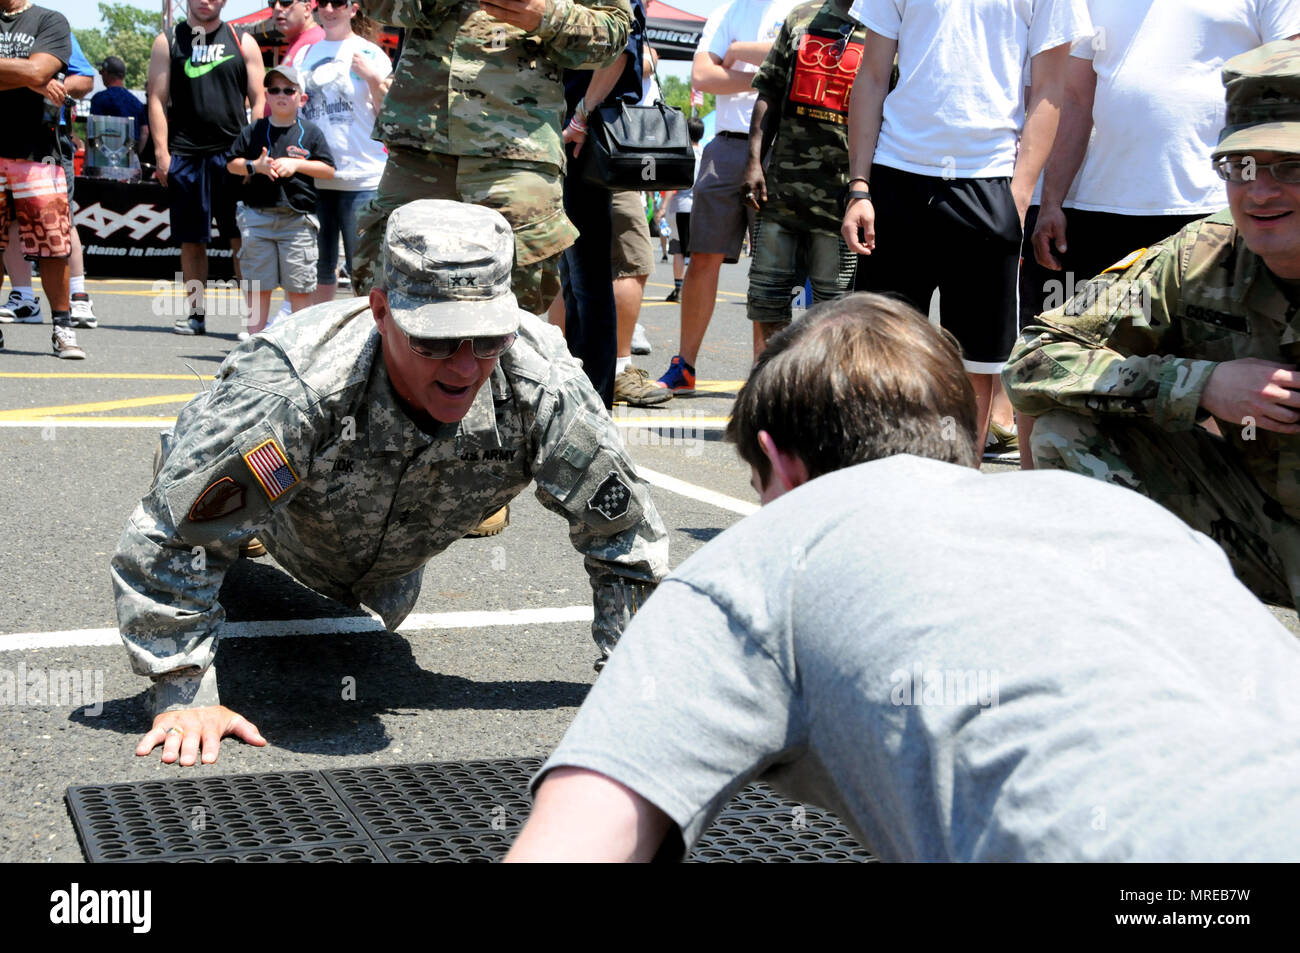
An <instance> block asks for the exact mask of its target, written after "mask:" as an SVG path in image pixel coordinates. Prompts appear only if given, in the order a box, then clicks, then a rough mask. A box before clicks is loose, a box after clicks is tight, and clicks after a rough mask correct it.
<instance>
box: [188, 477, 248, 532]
mask: <svg viewBox="0 0 1300 953" xmlns="http://www.w3.org/2000/svg"><path fill="white" fill-rule="evenodd" d="M243 508H244V485H243V484H242V483H240V482H239V481H238V480H234V479H232V478H231V477H228V476H223V477H221V478H220V479H218V480H214V481H213V482H212V483H211V484H209V485H208V487H207V489H205V490H204V491H203V492H202V493H200V494H199V496H198V499H196V500H195V501H194V505H193V506H191V507H190V512H189V518H190V522H191V523H206V522H208V521H209V520H216V519H221V517H223V516H229V515H230V514H231V513H238V512H239V511H240V510H242V509H243Z"/></svg>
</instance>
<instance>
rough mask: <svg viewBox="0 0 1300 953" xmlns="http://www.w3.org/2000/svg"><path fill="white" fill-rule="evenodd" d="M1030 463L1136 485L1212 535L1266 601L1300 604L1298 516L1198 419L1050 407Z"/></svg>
mask: <svg viewBox="0 0 1300 953" xmlns="http://www.w3.org/2000/svg"><path fill="white" fill-rule="evenodd" d="M1032 444H1033V453H1034V465H1035V466H1037V467H1039V468H1040V469H1044V470H1070V471H1072V472H1074V473H1081V474H1083V475H1084V476H1090V477H1095V478H1097V479H1099V480H1105V481H1106V482H1107V483H1114V484H1115V485H1116V486H1122V487H1127V488H1128V489H1131V490H1137V491H1138V492H1139V493H1142V494H1144V495H1145V496H1148V497H1150V498H1151V499H1153V500H1155V501H1156V502H1157V503H1159V504H1161V505H1162V506H1164V507H1165V508H1166V509H1168V510H1170V511H1171V512H1173V513H1174V514H1175V515H1177V516H1178V517H1179V518H1180V519H1182V520H1183V522H1185V523H1187V525H1189V526H1191V527H1192V528H1193V529H1196V530H1199V531H1200V532H1202V533H1204V534H1205V535H1207V536H1209V537H1210V538H1211V539H1213V540H1214V541H1215V542H1216V543H1218V544H1219V546H1220V547H1221V548H1222V549H1223V551H1224V552H1225V553H1226V554H1227V556H1228V560H1229V562H1231V563H1232V568H1233V571H1234V572H1235V573H1236V574H1237V578H1238V579H1240V580H1241V581H1242V583H1244V584H1245V585H1246V586H1247V587H1248V588H1249V589H1250V590H1251V591H1252V592H1254V593H1255V595H1257V596H1259V598H1260V599H1262V600H1264V601H1265V602H1269V603H1273V604H1275V605H1283V606H1300V523H1297V522H1296V521H1295V520H1293V519H1291V518H1290V517H1289V516H1288V515H1287V514H1286V513H1285V511H1284V510H1283V509H1282V505H1281V504H1280V503H1278V502H1277V501H1276V500H1275V499H1273V498H1272V497H1271V496H1269V495H1268V494H1266V493H1265V492H1264V491H1263V490H1261V489H1260V488H1259V485H1258V484H1257V483H1256V482H1255V480H1254V479H1253V478H1252V477H1251V476H1250V474H1249V473H1247V472H1246V470H1245V468H1244V467H1243V466H1242V465H1241V463H1240V462H1239V461H1238V460H1237V458H1236V454H1235V452H1234V451H1233V449H1232V446H1231V445H1230V444H1228V443H1227V442H1226V441H1225V440H1223V439H1222V438H1220V437H1217V436H1215V435H1214V434H1211V433H1208V432H1207V431H1205V430H1204V429H1202V428H1200V427H1193V428H1192V429H1191V430H1190V431H1183V432H1179V433H1171V432H1169V431H1166V430H1162V429H1160V428H1159V427H1156V426H1155V425H1154V424H1151V423H1149V422H1146V421H1139V420H1132V419H1127V420H1122V421H1121V420H1114V421H1105V420H1101V419H1098V418H1095V417H1084V416H1082V415H1079V414H1072V413H1069V412H1067V411H1061V410H1054V411H1052V412H1051V413H1047V414H1044V415H1043V416H1041V417H1039V418H1037V420H1036V421H1035V423H1034V433H1033V438H1032Z"/></svg>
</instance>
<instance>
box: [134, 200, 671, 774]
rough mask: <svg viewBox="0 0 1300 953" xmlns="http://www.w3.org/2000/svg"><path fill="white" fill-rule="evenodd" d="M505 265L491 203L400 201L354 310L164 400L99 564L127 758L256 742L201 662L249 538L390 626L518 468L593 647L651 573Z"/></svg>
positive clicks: (633, 506)
mask: <svg viewBox="0 0 1300 953" xmlns="http://www.w3.org/2000/svg"><path fill="white" fill-rule="evenodd" d="M513 259H514V238H513V235H512V233H511V230H510V226H509V224H508V223H507V222H506V220H505V219H504V218H503V217H502V216H501V215H500V214H499V213H498V212H495V211H492V210H490V209H486V208H481V207H478V206H473V205H462V204H460V203H456V202H445V201H430V200H426V201H419V202H412V203H410V204H409V205H405V206H403V207H401V208H400V209H398V210H397V211H396V212H394V214H393V215H392V216H391V218H390V220H389V223H388V228H387V235H386V239H385V249H384V267H383V270H382V273H381V275H380V276H379V281H378V282H377V285H380V287H376V288H375V290H373V291H372V292H371V293H370V298H369V301H368V302H365V301H362V300H357V299H352V300H349V301H338V302H334V303H331V304H325V305H320V306H318V307H315V308H312V309H310V310H309V311H305V312H303V313H302V314H301V315H299V316H295V320H294V321H292V322H289V323H288V324H286V325H285V326H284V327H283V328H281V327H276V328H273V329H271V330H270V331H267V332H264V333H262V334H259V335H257V336H255V337H254V338H253V339H252V340H251V341H249V342H248V343H247V344H245V345H242V346H241V347H239V348H237V349H236V350H235V351H233V352H232V353H231V354H230V356H229V357H228V358H227V359H226V360H225V362H224V363H223V364H222V365H221V368H220V369H219V371H218V372H217V380H216V383H215V384H214V386H213V387H212V389H211V390H210V391H209V392H208V393H206V394H203V395H201V396H199V397H198V398H196V399H195V400H193V401H191V402H190V403H189V404H188V405H187V406H186V407H185V408H184V409H183V410H182V411H181V414H180V416H179V418H178V419H177V422H176V428H175V432H174V435H172V436H170V438H169V437H167V436H165V437H164V444H165V449H166V456H165V460H164V461H163V464H162V467H161V469H160V470H159V472H158V474H157V476H156V478H155V480H154V485H153V487H152V488H151V490H150V491H149V494H148V495H147V496H145V498H144V499H143V500H142V501H141V502H140V505H139V506H138V507H137V508H136V510H135V513H134V514H132V516H131V520H130V522H128V523H127V526H126V529H125V530H124V531H123V534H122V539H121V541H120V543H119V544H118V551H117V554H116V555H115V556H114V558H113V564H112V574H113V583H114V587H115V590H116V596H117V615H118V623H119V626H120V628H121V632H122V638H123V641H124V642H125V643H126V648H127V652H128V654H129V655H130V658H131V665H132V668H133V669H134V670H135V671H136V672H137V673H139V674H141V675H147V676H149V677H150V678H152V679H153V690H152V693H151V694H152V699H153V705H154V721H153V728H152V730H150V731H149V732H148V733H147V734H146V735H145V736H144V738H143V739H142V740H141V742H140V745H139V747H138V748H137V749H136V753H137V754H139V755H146V754H148V753H149V752H150V751H152V750H153V749H154V747H156V746H157V745H159V744H162V745H163V755H162V759H163V761H166V762H172V761H175V760H177V758H178V756H179V760H180V763H181V764H187V765H188V764H194V763H195V760H196V757H197V756H198V755H199V753H200V749H201V751H202V760H203V762H204V763H211V762H213V761H215V760H216V758H217V751H218V749H219V747H220V739H221V738H222V737H224V736H225V735H235V736H236V737H239V738H241V739H243V740H244V741H247V742H250V743H252V744H258V745H261V744H265V743H266V741H265V739H263V738H262V736H261V735H260V734H259V733H258V731H257V729H256V728H255V727H254V726H253V725H252V724H251V723H249V722H248V720H247V719H245V718H243V717H242V716H240V715H238V714H236V713H235V712H233V711H231V710H230V709H228V708H225V707H224V706H222V705H221V704H220V701H219V699H218V696H217V683H216V669H215V667H214V665H213V658H214V655H215V652H216V643H217V637H218V634H219V628H220V625H221V623H222V621H223V619H224V613H223V611H222V608H221V606H220V605H219V604H218V602H217V595H218V592H219V590H220V588H221V582H222V579H223V577H224V576H225V574H226V571H227V569H228V568H229V567H230V566H231V564H232V563H233V562H234V561H235V560H236V559H237V558H238V553H239V546H240V544H241V542H243V541H245V540H247V539H249V538H250V537H252V536H253V535H254V534H256V535H257V536H258V537H259V538H260V539H261V540H263V541H264V542H265V544H266V546H267V548H268V549H269V550H270V551H271V553H272V554H273V555H274V556H275V557H276V559H277V560H279V562H280V563H281V564H282V565H283V566H284V567H285V568H286V569H287V570H288V571H289V572H291V573H292V574H293V575H294V576H295V577H297V578H298V579H299V580H300V581H302V582H303V583H305V584H306V585H308V586H310V587H311V588H312V589H315V590H317V591H318V592H321V593H323V594H324V595H327V596H329V597H331V598H334V599H338V600H340V601H342V602H346V603H348V604H351V605H357V604H364V605H366V606H369V607H370V608H372V609H373V610H374V611H375V612H376V613H378V615H379V616H380V617H381V618H382V619H383V621H384V624H385V625H386V626H387V627H388V628H389V629H390V630H392V629H396V628H397V626H398V625H399V624H400V623H401V622H402V620H403V619H404V618H406V616H407V614H408V613H409V612H410V611H411V608H412V607H413V606H414V604H415V601H416V598H417V596H418V595H419V592H420V582H421V576H422V573H423V570H424V564H425V563H426V562H427V561H428V560H429V559H430V557H432V556H433V555H435V554H436V553H438V552H441V551H442V550H443V549H445V548H446V547H447V546H448V545H450V544H451V543H452V542H454V541H455V540H457V539H460V538H461V537H462V536H464V535H465V534H466V532H468V531H469V530H471V529H473V528H474V526H475V525H477V524H478V523H479V521H480V520H482V519H483V517H484V516H485V515H486V514H488V513H492V512H494V511H496V510H497V509H499V508H500V507H502V506H503V505H505V504H506V503H507V502H509V501H510V500H511V499H512V498H513V497H515V496H516V495H518V494H519V493H520V492H522V491H523V490H524V488H525V487H527V486H528V485H529V484H530V483H532V482H536V483H537V495H538V498H539V499H540V500H541V502H542V503H543V505H545V506H546V507H547V508H548V509H551V510H554V511H556V512H558V513H561V514H563V515H564V516H565V517H566V518H567V519H568V520H569V523H570V525H571V531H570V538H571V539H572V541H573V544H574V546H575V547H576V548H577V549H578V550H579V551H580V552H582V553H583V554H584V555H585V556H586V565H587V570H588V572H589V573H590V576H591V583H592V587H593V589H594V602H595V622H594V624H593V628H592V631H593V635H594V637H595V639H596V642H597V644H598V645H599V647H600V650H601V653H602V656H607V655H608V654H609V651H610V650H611V649H612V648H613V646H614V644H615V642H616V641H617V640H618V637H619V635H620V634H621V632H622V630H623V627H624V625H625V624H626V622H627V620H628V618H630V616H631V614H632V613H633V612H634V611H635V610H636V608H637V607H638V606H639V605H640V604H641V603H642V602H643V601H644V600H645V598H646V597H647V596H648V595H649V594H650V592H651V591H652V590H653V588H654V586H655V584H656V583H657V582H658V580H659V579H660V578H661V577H662V576H663V575H664V573H665V572H666V571H667V567H668V540H667V534H666V533H665V530H664V527H663V523H662V521H661V520H660V518H659V514H658V513H657V512H656V510H655V507H654V504H653V503H652V502H651V500H650V497H649V494H648V493H647V491H646V487H645V485H644V484H643V483H642V482H641V480H640V479H639V478H638V477H637V476H636V473H635V471H634V469H633V466H632V462H631V460H629V459H628V457H627V454H626V452H625V451H624V449H623V444H622V440H621V438H620V436H619V434H618V431H617V430H616V428H615V427H614V424H613V422H612V421H611V420H610V418H609V416H608V415H607V414H606V413H605V410H604V407H603V405H602V403H601V400H600V398H599V397H598V396H597V395H596V393H595V392H594V391H593V390H592V389H591V385H590V384H589V383H588V381H587V377H586V375H585V374H584V373H583V372H582V368H581V366H580V365H579V364H578V363H577V362H576V361H575V360H574V359H573V358H572V357H571V356H570V355H569V353H568V351H567V350H566V349H565V346H564V339H563V338H562V337H561V336H560V334H559V332H558V331H557V330H555V329H554V328H551V327H550V326H549V325H547V324H545V323H543V322H542V321H540V320H538V319H536V318H534V317H533V316H532V315H530V314H528V313H527V312H524V311H522V310H520V308H519V307H518V304H517V302H516V300H515V298H514V295H513V294H511V292H510V272H511V266H512V264H513ZM367 304H368V305H369V306H368V307H367ZM195 547H202V548H203V549H202V555H203V558H202V559H201V560H196V559H195V556H194V552H195ZM196 567H197V568H196ZM599 665H600V663H599V662H598V663H597V667H599Z"/></svg>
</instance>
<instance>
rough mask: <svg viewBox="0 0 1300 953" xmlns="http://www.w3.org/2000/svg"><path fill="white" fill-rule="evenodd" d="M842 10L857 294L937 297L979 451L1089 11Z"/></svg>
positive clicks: (918, 301)
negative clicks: (1034, 205)
mask: <svg viewBox="0 0 1300 953" xmlns="http://www.w3.org/2000/svg"><path fill="white" fill-rule="evenodd" d="M850 13H851V15H852V16H853V17H854V18H855V19H857V20H858V21H860V22H861V23H863V24H864V25H865V26H866V27H867V31H868V32H867V41H866V48H865V51H864V58H863V63H862V68H861V69H860V70H859V72H858V77H857V80H856V82H855V83H854V86H853V92H852V95H851V98H850V104H849V109H850V119H849V130H850V131H849V175H850V176H851V180H850V182H849V197H848V206H847V209H846V211H845V215H844V228H843V233H844V238H845V240H846V241H847V242H848V244H849V247H850V248H851V249H852V250H853V251H855V252H857V253H858V255H859V258H858V272H857V277H856V280H855V285H854V286H855V288H857V289H858V290H866V291H882V292H895V293H897V294H900V295H901V296H903V297H904V298H905V299H906V300H907V301H909V302H910V303H911V304H912V305H913V306H914V307H916V308H917V309H918V310H920V311H922V312H924V311H926V310H927V309H928V307H929V303H930V298H931V296H932V295H933V293H934V290H935V288H936V287H937V288H939V289H940V294H941V296H942V298H943V301H944V307H943V315H942V320H943V324H944V326H945V327H946V328H947V329H948V330H950V331H951V332H952V333H953V334H954V335H955V336H956V338H957V340H958V341H959V342H960V343H961V346H962V352H963V359H964V362H965V366H966V372H967V374H969V375H970V378H971V383H972V384H973V385H974V388H975V394H976V399H977V401H978V416H977V420H978V423H979V440H980V445H981V446H982V445H983V443H984V439H985V435H986V433H987V429H988V420H989V406H990V401H991V397H992V393H993V387H994V381H995V379H996V377H997V375H998V373H999V372H1000V371H1001V370H1002V365H1003V364H1004V362H1005V361H1006V359H1007V356H1008V355H1009V354H1010V352H1011V347H1012V345H1013V343H1014V342H1015V334H1016V312H1017V267H1018V264H1019V258H1020V241H1021V237H1022V227H1023V223H1024V216H1025V212H1026V210H1027V209H1028V207H1029V201H1030V197H1031V195H1032V193H1033V189H1034V183H1035V181H1036V180H1037V179H1038V174H1039V172H1040V171H1041V169H1042V166H1043V163H1044V162H1045V161H1046V159H1047V155H1048V153H1049V151H1050V150H1051V146H1052V139H1053V137H1054V136H1055V134H1056V124H1057V118H1058V115H1059V110H1060V103H1061V98H1062V95H1063V92H1064V87H1065V65H1066V59H1067V57H1068V54H1069V49H1070V44H1071V43H1073V42H1074V41H1075V40H1078V39H1081V38H1085V37H1089V36H1091V35H1092V29H1091V26H1090V24H1089V21H1088V15H1087V10H1086V9H1085V8H1084V5H1083V0H1008V2H1006V3H999V4H991V3H981V2H979V0H857V2H855V3H854V5H853V7H852V8H851V10H850ZM895 53H897V54H898V72H899V78H898V86H897V87H896V88H895V89H894V91H893V92H892V93H890V94H889V98H888V100H886V99H885V94H886V92H887V91H888V88H889V85H888V84H889V76H890V71H891V69H892V66H893V62H894V54H895ZM1026 61H1027V62H1028V63H1029V71H1028V75H1029V77H1030V92H1029V97H1028V100H1025V99H1024V98H1023V96H1024V94H1023V92H1022V77H1023V75H1024V64H1025V63H1026Z"/></svg>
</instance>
